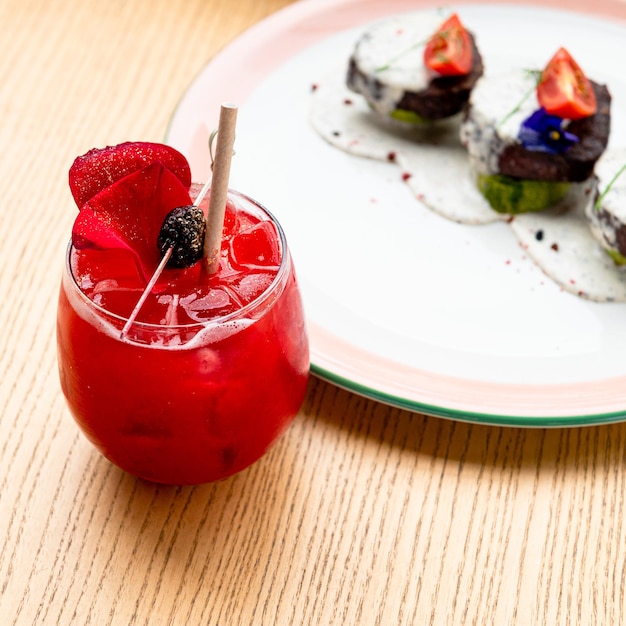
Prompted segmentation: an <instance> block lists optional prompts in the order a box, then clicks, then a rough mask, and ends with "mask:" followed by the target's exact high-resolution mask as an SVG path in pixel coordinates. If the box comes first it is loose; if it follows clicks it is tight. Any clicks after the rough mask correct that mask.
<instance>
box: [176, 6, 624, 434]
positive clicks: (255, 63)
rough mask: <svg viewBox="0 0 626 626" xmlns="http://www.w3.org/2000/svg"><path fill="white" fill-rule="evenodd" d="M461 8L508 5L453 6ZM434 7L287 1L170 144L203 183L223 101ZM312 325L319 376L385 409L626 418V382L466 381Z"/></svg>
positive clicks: (222, 66) (211, 83)
mask: <svg viewBox="0 0 626 626" xmlns="http://www.w3.org/2000/svg"><path fill="white" fill-rule="evenodd" d="M463 4H468V5H472V4H474V5H475V4H480V5H488V4H493V5H494V6H497V5H501V4H502V3H501V2H497V1H494V0H486V1H485V0H483V1H482V2H480V3H477V2H472V1H471V0H460V1H457V2H455V5H463ZM515 4H519V5H530V6H532V3H524V2H516V3H515ZM433 6H435V5H433V4H431V3H428V2H423V1H420V0H418V1H417V2H416V1H415V0H300V1H299V2H296V3H294V4H292V5H289V6H288V7H286V8H285V9H282V10H280V11H278V12H277V13H274V14H273V15H271V16H269V17H268V18H266V19H265V20H263V21H261V22H259V23H258V24H256V25H255V26H253V27H252V28H250V29H249V30H247V31H246V32H245V33H243V34H242V35H241V36H240V37H238V38H237V39H236V40H235V41H233V42H232V43H230V44H229V45H228V46H227V47H226V48H224V49H223V50H222V51H221V52H220V53H219V54H218V55H217V56H216V57H214V58H213V59H212V60H211V61H210V63H209V64H208V65H207V66H206V67H205V68H204V69H203V70H202V72H201V73H200V75H199V76H198V77H197V79H196V80H195V81H194V82H193V83H192V84H191V85H190V87H189V89H188V90H187V91H186V92H185V94H183V97H182V99H181V101H180V103H179V104H178V106H177V108H176V110H175V111H174V114H173V116H172V119H171V121H170V125H169V128H168V130H167V134H166V141H168V143H171V144H173V145H175V146H176V147H177V148H178V149H179V150H181V151H183V153H185V154H186V155H187V156H188V158H189V161H190V163H191V166H192V170H193V174H194V179H195V180H205V179H206V177H207V176H208V174H209V170H210V165H209V155H208V152H207V149H206V146H207V141H208V137H209V135H210V132H211V130H212V129H213V128H216V127H217V121H218V119H217V115H218V112H219V106H220V104H221V103H222V102H224V101H225V100H229V101H232V102H238V103H244V102H245V100H246V98H247V97H248V96H249V95H250V94H251V93H252V92H253V91H254V90H255V89H256V88H257V87H258V86H259V85H260V84H262V83H263V81H264V80H265V78H266V77H267V76H268V75H269V74H270V73H271V72H272V71H274V70H276V69H277V68H279V67H280V66H281V65H282V64H283V63H284V62H285V61H286V60H288V59H289V58H291V57H292V56H294V55H296V54H298V53H299V52H302V51H303V50H305V49H307V48H308V47H310V46H312V45H314V44H316V43H319V42H320V41H322V40H324V39H326V38H327V37H330V36H332V35H333V34H335V33H339V32H341V31H344V30H347V29H350V28H354V27H356V26H358V25H359V24H365V23H367V22H370V21H372V20H374V19H377V18H379V17H383V16H385V15H389V14H392V13H399V12H403V11H415V10H418V9H420V8H432V7H433ZM538 6H540V7H541V8H542V9H547V8H551V9H557V10H558V9H560V10H566V11H571V12H576V13H582V14H589V15H593V16H594V17H602V16H605V17H611V18H617V19H622V20H626V0H596V2H594V3H593V4H592V5H591V4H590V3H589V2H588V1H587V0H547V1H544V2H541V3H539V4H538ZM233 68H237V72H233ZM234 77H236V80H234ZM215 85H220V86H222V88H220V89H216V88H215ZM223 86H227V88H223ZM190 121H191V122H190ZM308 325H309V334H310V339H311V369H312V371H313V373H314V374H316V375H317V376H319V377H320V378H323V379H326V380H328V381H330V382H332V383H334V384H336V385H338V386H340V387H343V388H345V389H348V390H350V391H353V392H355V393H358V394H360V395H363V396H366V397H369V398H373V399H376V400H379V401H381V402H384V403H385V404H389V405H392V406H396V407H400V408H404V409H408V410H411V411H417V412H422V413H426V414H429V415H435V416H439V417H446V418H451V419H456V420H463V421H469V422H476V423H483V424H495V425H510V426H525V427H528V426H534V427H553V426H583V425H591V424H601V423H608V422H616V421H623V420H625V419H626V377H618V378H610V379H606V380H601V381H593V382H582V383H580V382H578V383H576V384H550V385H527V384H523V385H522V384H520V385H514V384H500V383H497V384H496V383H491V382H481V381H474V380H464V379H461V378H455V377H451V376H445V375H441V374H434V373H431V372H428V371H425V370H421V369H417V368H412V367H409V366H406V365H403V364H400V363H396V362H394V361H390V360H387V359H383V358H381V357H380V356H379V355H375V354H372V353H370V352H367V351H366V350H364V349H362V348H360V347H358V346H355V345H352V344H350V343H348V342H346V341H344V340H342V339H341V338H340V337H337V336H335V335H333V334H331V333H330V332H328V331H327V330H326V329H324V328H322V327H321V326H319V325H318V324H316V323H315V322H314V321H312V320H308Z"/></svg>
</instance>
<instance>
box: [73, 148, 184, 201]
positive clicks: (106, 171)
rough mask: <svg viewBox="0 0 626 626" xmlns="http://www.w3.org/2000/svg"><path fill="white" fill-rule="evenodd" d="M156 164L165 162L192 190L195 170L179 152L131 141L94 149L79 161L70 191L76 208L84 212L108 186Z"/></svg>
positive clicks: (77, 159)
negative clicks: (89, 203)
mask: <svg viewBox="0 0 626 626" xmlns="http://www.w3.org/2000/svg"><path fill="white" fill-rule="evenodd" d="M152 163H161V164H162V165H163V166H164V167H166V168H167V169H168V170H170V171H171V172H173V173H174V174H175V175H176V177H177V178H178V179H179V180H180V182H181V183H182V185H183V186H184V187H185V188H187V189H189V187H190V185H191V170H190V168H189V163H188V162H187V159H186V158H185V157H184V156H183V155H182V154H181V153H180V152H178V150H175V149H174V148H172V147H171V146H166V145H165V144H161V143H151V142H147V141H132V142H131V141H129V142H126V143H121V144H119V145H117V146H107V147H106V148H94V149H93V150H90V151H89V152H87V154H84V155H83V156H79V157H77V158H76V160H75V161H74V163H73V164H72V167H71V168H70V172H69V184H70V190H71V192H72V196H73V197H74V201H75V202H76V205H77V206H78V208H79V209H80V208H81V207H82V206H83V204H85V202H87V201H88V200H90V199H91V198H93V197H94V196H95V195H96V194H97V193H99V192H100V191H102V190H103V189H104V188H105V187H108V186H109V185H112V184H113V183H114V182H116V181H117V180H120V179H121V178H124V176H128V174H131V173H132V172H136V171H137V170H140V169H142V168H144V167H146V166H147V165H151V164H152Z"/></svg>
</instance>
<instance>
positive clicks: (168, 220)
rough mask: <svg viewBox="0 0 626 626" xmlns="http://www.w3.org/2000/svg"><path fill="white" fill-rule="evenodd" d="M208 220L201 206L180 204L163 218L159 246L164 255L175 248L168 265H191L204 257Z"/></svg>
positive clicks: (178, 266)
mask: <svg viewBox="0 0 626 626" xmlns="http://www.w3.org/2000/svg"><path fill="white" fill-rule="evenodd" d="M205 232H206V221H205V219H204V213H203V212H202V209H200V207H197V206H195V205H189V206H179V207H176V208H175V209H173V210H172V211H170V212H169V213H168V214H167V215H166V216H165V219H164V220H163V225H162V226H161V230H160V232H159V238H158V242H157V243H158V246H159V250H160V252H161V254H162V255H165V253H166V252H167V251H168V250H169V249H170V248H173V250H172V254H171V256H170V259H169V261H168V262H167V265H168V267H177V268H182V267H190V266H192V265H193V264H194V263H196V262H197V261H199V260H200V259H201V258H202V253H203V247H204V235H205Z"/></svg>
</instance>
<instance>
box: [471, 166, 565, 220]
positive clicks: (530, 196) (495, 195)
mask: <svg viewBox="0 0 626 626" xmlns="http://www.w3.org/2000/svg"><path fill="white" fill-rule="evenodd" d="M477 183H478V189H479V191H480V193H482V194H483V196H485V198H486V200H487V202H489V204H490V206H491V208H492V209H493V210H494V211H497V212H498V213H507V214H516V213H529V212H532V211H544V210H545V209H549V208H550V207H553V206H554V205H555V204H557V203H558V202H560V201H561V200H562V199H563V198H564V197H565V194H567V192H568V190H569V187H570V183H567V182H564V183H561V182H559V183H555V182H548V181H543V180H519V179H516V178H511V177H510V176H504V175H503V174H479V175H478V181H477Z"/></svg>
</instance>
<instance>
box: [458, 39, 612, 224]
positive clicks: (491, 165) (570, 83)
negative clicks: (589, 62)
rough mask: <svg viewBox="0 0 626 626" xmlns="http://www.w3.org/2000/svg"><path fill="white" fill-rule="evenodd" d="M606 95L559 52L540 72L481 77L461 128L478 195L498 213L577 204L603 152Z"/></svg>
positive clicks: (606, 128) (608, 102)
mask: <svg viewBox="0 0 626 626" xmlns="http://www.w3.org/2000/svg"><path fill="white" fill-rule="evenodd" d="M610 108H611V95H610V93H609V90H608V89H607V87H606V86H605V85H601V84H598V83H596V82H594V81H592V80H589V79H588V78H587V77H586V76H585V74H584V72H583V70H582V69H581V68H580V66H579V65H578V64H577V62H576V61H575V60H574V58H573V57H572V56H571V55H570V53H569V52H568V51H567V50H565V49H564V48H560V49H559V50H558V51H557V52H556V54H555V55H554V56H553V57H552V59H550V61H549V62H548V64H547V65H546V68H545V69H544V70H543V71H541V72H538V71H532V70H511V71H510V72H508V73H507V74H502V75H499V76H490V77H483V78H481V79H480V80H479V81H478V83H477V84H476V86H475V88H474V90H473V91H472V95H471V97H470V105H469V107H468V110H467V114H466V118H465V120H464V122H463V124H462V125H461V135H460V136H461V143H462V144H463V145H464V146H465V147H466V148H467V150H468V154H469V158H470V163H471V167H472V171H473V174H474V175H475V177H476V182H477V185H478V188H479V190H480V191H481V193H482V194H483V195H484V196H485V198H486V199H487V201H488V202H489V204H490V205H491V207H492V208H493V209H494V210H496V211H498V212H500V213H511V214H515V213H524V212H528V211H541V210H544V209H547V208H552V207H567V206H569V205H570V204H571V203H572V202H578V201H580V194H581V193H585V189H588V185H586V184H585V183H586V182H587V181H588V180H589V179H590V178H591V177H592V175H593V170H594V166H595V164H596V161H597V160H598V159H599V158H600V156H601V155H602V153H603V152H604V150H605V149H606V146H607V143H608V139H609V132H610V125H611V112H610Z"/></svg>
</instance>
